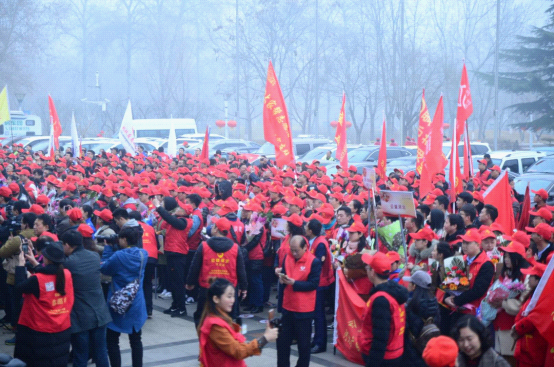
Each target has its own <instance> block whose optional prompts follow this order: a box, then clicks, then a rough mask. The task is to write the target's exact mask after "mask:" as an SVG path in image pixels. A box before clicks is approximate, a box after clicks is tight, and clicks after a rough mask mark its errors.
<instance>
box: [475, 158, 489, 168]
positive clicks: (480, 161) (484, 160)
mask: <svg viewBox="0 0 554 367" xmlns="http://www.w3.org/2000/svg"><path fill="white" fill-rule="evenodd" d="M477 162H479V163H481V164H484V165H485V166H486V165H487V164H488V163H489V162H487V160H486V159H480V160H478V161H477Z"/></svg>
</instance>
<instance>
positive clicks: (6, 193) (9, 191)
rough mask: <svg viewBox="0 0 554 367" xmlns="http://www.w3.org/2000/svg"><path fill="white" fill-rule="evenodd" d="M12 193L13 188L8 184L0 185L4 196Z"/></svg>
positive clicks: (1, 193)
mask: <svg viewBox="0 0 554 367" xmlns="http://www.w3.org/2000/svg"><path fill="white" fill-rule="evenodd" d="M11 195H12V190H11V189H10V188H9V187H7V186H2V187H0V196H3V197H5V198H7V197H9V196H11Z"/></svg>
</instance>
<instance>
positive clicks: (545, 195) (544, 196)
mask: <svg viewBox="0 0 554 367" xmlns="http://www.w3.org/2000/svg"><path fill="white" fill-rule="evenodd" d="M531 192H532V193H533V194H537V195H539V196H540V197H541V198H542V199H543V200H546V199H548V193H547V192H546V190H545V189H540V190H536V191H535V190H531Z"/></svg>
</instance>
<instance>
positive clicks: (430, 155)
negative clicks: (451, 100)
mask: <svg viewBox="0 0 554 367" xmlns="http://www.w3.org/2000/svg"><path fill="white" fill-rule="evenodd" d="M443 115H444V108H443V102H442V96H441V98H440V99H439V103H438V105H437V109H436V110H435V116H433V122H432V123H431V133H430V136H429V139H428V141H427V146H426V149H425V150H426V151H427V153H426V154H425V157H424V160H423V162H424V163H423V167H424V169H423V171H422V172H421V180H420V183H419V195H420V197H424V196H425V195H427V194H428V193H430V192H431V191H432V190H433V189H434V186H433V182H432V180H433V177H434V176H435V174H437V173H439V172H442V171H443V170H444V167H445V166H446V164H447V163H448V161H447V160H446V158H445V157H444V153H443V152H442V140H443Z"/></svg>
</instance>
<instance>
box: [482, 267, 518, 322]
mask: <svg viewBox="0 0 554 367" xmlns="http://www.w3.org/2000/svg"><path fill="white" fill-rule="evenodd" d="M524 290H525V284H523V283H521V282H520V281H519V280H518V279H516V280H511V279H510V278H506V279H504V281H500V280H496V281H495V282H494V283H493V284H492V285H491V287H490V288H489V291H488V292H487V295H486V297H485V298H483V300H482V301H481V322H482V323H483V324H485V326H486V325H488V324H490V323H491V322H492V321H493V320H494V319H495V318H496V314H497V313H498V309H497V308H496V307H493V306H492V304H494V303H496V302H498V301H504V300H506V299H512V298H516V297H517V296H518V295H519V294H521V293H522V292H523V291H524Z"/></svg>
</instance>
